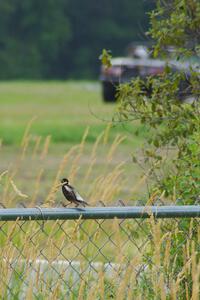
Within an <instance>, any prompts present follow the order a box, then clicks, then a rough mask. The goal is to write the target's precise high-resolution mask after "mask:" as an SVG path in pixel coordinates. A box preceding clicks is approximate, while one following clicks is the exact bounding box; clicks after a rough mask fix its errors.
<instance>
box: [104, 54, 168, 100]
mask: <svg viewBox="0 0 200 300" xmlns="http://www.w3.org/2000/svg"><path fill="white" fill-rule="evenodd" d="M111 64H112V66H111V67H109V68H107V67H105V66H101V74H100V80H101V82H102V93H103V100H104V101H106V102H113V101H115V100H116V91H117V88H118V86H119V84H121V83H125V82H129V81H130V80H131V79H133V78H134V77H137V76H139V77H141V78H143V79H144V78H145V77H146V76H149V75H157V74H160V73H162V72H163V71H164V68H165V65H166V63H165V62H164V61H162V60H156V59H149V58H129V57H118V58H113V59H112V60H111Z"/></svg>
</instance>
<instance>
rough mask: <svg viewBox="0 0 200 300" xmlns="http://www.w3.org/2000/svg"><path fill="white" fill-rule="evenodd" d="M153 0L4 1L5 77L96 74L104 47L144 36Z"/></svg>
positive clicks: (1, 59)
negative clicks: (99, 57) (148, 12)
mask: <svg viewBox="0 0 200 300" xmlns="http://www.w3.org/2000/svg"><path fill="white" fill-rule="evenodd" d="M152 8H153V3H152V2H151V1H145V0H143V1H139V0H135V1H130V0H110V1H107V0H101V1H94V0H84V1H82V0H42V1H41V0H2V1H0V79H12V78H38V79H39V78H83V77H84V78H94V77H95V75H97V74H98V68H99V61H98V56H99V54H100V53H101V51H102V48H106V49H112V51H113V55H120V54H123V53H124V49H125V47H126V46H127V45H128V43H130V42H132V41H139V40H144V39H145V38H144V32H145V31H146V30H147V28H148V16H147V14H146V12H147V11H149V10H151V9H152Z"/></svg>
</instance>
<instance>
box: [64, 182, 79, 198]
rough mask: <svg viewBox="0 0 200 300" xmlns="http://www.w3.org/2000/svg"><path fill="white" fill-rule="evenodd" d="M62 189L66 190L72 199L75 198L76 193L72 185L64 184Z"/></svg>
mask: <svg viewBox="0 0 200 300" xmlns="http://www.w3.org/2000/svg"><path fill="white" fill-rule="evenodd" d="M64 189H65V190H66V192H67V194H68V197H69V198H72V199H73V200H74V201H75V200H76V195H75V193H74V189H73V187H72V186H69V185H64Z"/></svg>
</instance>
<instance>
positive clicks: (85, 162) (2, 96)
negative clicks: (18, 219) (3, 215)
mask: <svg viewBox="0 0 200 300" xmlns="http://www.w3.org/2000/svg"><path fill="white" fill-rule="evenodd" d="M116 113H117V105H116V104H108V103H104V102H103V101H102V98H101V87H100V84H99V83H97V82H86V81H78V82H76V81H48V82H40V81H35V82H34V81H33V82H29V81H11V82H1V83H0V120H1V126H0V139H1V140H2V148H1V159H0V163H1V164H0V165H1V167H0V171H1V172H4V171H5V170H9V172H10V173H13V172H14V173H13V174H14V175H13V176H14V178H15V181H16V182H17V184H18V186H19V187H20V189H22V190H23V191H24V192H26V193H27V194H31V195H33V191H34V190H35V184H36V181H37V178H38V176H39V175H38V174H39V173H42V175H41V176H40V177H41V178H40V180H41V182H42V186H41V188H40V190H39V191H38V195H37V197H39V198H40V200H38V201H39V202H40V201H42V200H41V199H43V198H44V197H45V195H46V193H47V191H48V190H49V189H50V187H51V184H52V180H53V179H54V178H55V175H56V172H57V170H58V167H59V164H60V161H61V160H62V158H63V155H64V154H65V153H66V152H67V151H68V150H69V149H70V148H71V147H73V146H75V145H78V144H80V143H81V140H82V137H83V134H84V132H85V131H86V129H87V128H89V131H88V134H87V138H86V140H85V142H84V150H83V149H82V150H81V155H80V153H79V154H78V153H76V154H73V155H71V157H70V159H71V161H70V162H69V166H68V167H66V168H65V169H64V170H63V173H62V175H63V176H64V175H65V176H68V174H69V171H70V169H71V168H72V167H73V164H74V165H75V162H73V159H75V158H74V157H76V156H77V155H79V156H80V158H79V159H78V158H77V160H78V162H77V164H78V165H77V166H76V168H78V170H77V172H76V176H74V181H75V182H76V184H77V182H78V186H79V187H80V188H81V189H85V188H86V182H83V181H84V180H83V177H84V176H86V175H85V173H86V172H87V170H88V168H90V167H89V166H90V164H91V160H92V159H93V160H94V153H93V152H94V150H93V147H94V144H95V141H96V139H97V138H98V136H99V135H101V133H102V132H103V131H104V130H105V129H106V128H108V124H109V123H110V122H111V121H112V118H113V116H114V115H116ZM31 120H32V121H31ZM30 122H31V126H30V130H29V136H28V137H29V139H28V146H27V147H26V155H23V160H20V159H19V157H20V155H21V153H22V152H23V151H22V149H21V148H20V143H21V141H22V137H23V135H24V132H25V129H26V127H27V124H30ZM136 130H137V131H139V135H138V134H137V135H136V134H134V133H135V131H136ZM117 135H120V136H126V138H125V139H124V140H123V141H122V142H121V143H120V145H119V146H118V147H116V145H117V144H118V139H117V140H116V142H115V139H116V136H117ZM47 136H51V142H50V146H48V145H47V144H48V141H47V140H46V137H47ZM145 136H146V131H145V128H144V127H142V126H140V125H138V123H135V124H121V123H120V122H116V123H114V124H113V125H112V126H111V128H110V129H109V135H108V137H107V142H106V143H105V137H104V138H102V139H101V140H100V142H99V143H98V147H97V149H96V150H95V155H96V157H95V164H94V165H93V171H92V173H91V174H92V175H91V174H90V176H91V177H92V178H93V179H94V178H97V177H98V176H101V175H102V176H105V172H106V171H105V170H107V172H112V170H113V169H114V168H115V167H116V166H117V165H118V164H120V163H121V162H122V161H123V162H124V166H123V176H122V179H123V182H124V184H123V185H122V188H121V190H122V193H121V196H122V197H123V196H124V195H126V198H131V193H132V192H131V191H130V190H134V188H133V186H134V184H135V183H136V181H137V180H139V174H140V173H139V172H138V168H137V167H136V166H135V165H134V164H132V161H131V154H132V153H135V151H136V149H138V147H139V146H140V145H142V143H143V140H144V137H145ZM119 140H120V138H119ZM113 141H114V144H116V145H115V146H114V149H113V153H111V154H112V159H111V158H109V157H108V156H109V151H110V147H111V144H112V143H113ZM36 143H38V146H37V147H35V144H36ZM45 147H46V149H45ZM36 148H37V149H36ZM47 148H48V149H47ZM115 148H116V149H115ZM47 150H48V151H47ZM33 152H34V153H33ZM111 152H112V151H111ZM111 154H110V157H111ZM19 160H20V167H18V166H19V162H18V163H16V162H17V161H19ZM16 165H17V167H16ZM16 168H18V170H17V172H16V171H13V170H14V169H16ZM103 174H104V175H103ZM10 176H11V175H10ZM88 180H89V179H88ZM85 181H87V180H85ZM86 194H87V193H86ZM136 194H137V193H136ZM100 196H101V195H99V197H100ZM13 197H14V196H13ZM4 198H5V196H4ZM17 198H19V197H17ZM113 200H114V199H113ZM15 201H18V200H16V199H15ZM9 205H12V204H11V203H10V204H9Z"/></svg>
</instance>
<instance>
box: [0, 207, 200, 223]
mask: <svg viewBox="0 0 200 300" xmlns="http://www.w3.org/2000/svg"><path fill="white" fill-rule="evenodd" d="M151 215H153V216H154V217H156V218H194V217H200V205H183V206H125V207H124V206H122V207H121V206H120V207H89V208H42V207H39V206H38V207H35V208H6V209H0V221H15V220H17V219H19V220H29V221H31V220H58V219H59V220H75V219H79V218H82V219H114V218H118V219H136V218H140V219H144V218H149V217H150V216H151Z"/></svg>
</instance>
